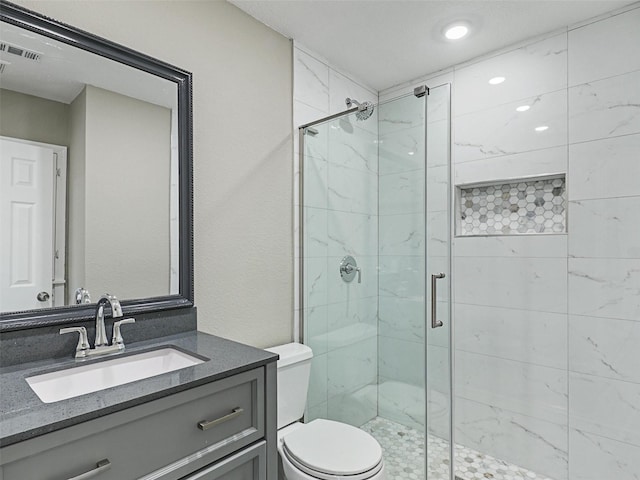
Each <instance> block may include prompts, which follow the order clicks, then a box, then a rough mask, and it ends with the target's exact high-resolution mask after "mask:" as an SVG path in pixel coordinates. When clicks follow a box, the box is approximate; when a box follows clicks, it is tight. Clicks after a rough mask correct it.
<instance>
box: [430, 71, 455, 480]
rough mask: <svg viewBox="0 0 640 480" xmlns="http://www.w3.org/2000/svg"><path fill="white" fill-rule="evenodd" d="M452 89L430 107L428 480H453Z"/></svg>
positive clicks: (435, 95) (444, 89)
mask: <svg viewBox="0 0 640 480" xmlns="http://www.w3.org/2000/svg"><path fill="white" fill-rule="evenodd" d="M449 105H450V87H449V85H448V84H447V85H443V86H440V87H437V88H432V89H431V90H430V92H429V96H428V97H427V105H426V131H427V138H426V150H427V151H426V169H425V179H426V201H425V211H426V214H425V215H426V253H425V256H426V259H425V260H426V262H425V263H426V269H427V271H426V281H427V282H428V285H427V293H426V300H427V301H426V306H427V308H426V319H427V333H426V343H425V351H426V355H425V357H426V358H425V359H426V385H425V387H426V418H427V430H426V437H427V448H426V451H427V455H426V461H427V478H428V479H429V480H449V479H450V478H451V479H452V480H453V477H454V476H453V473H452V472H451V470H452V468H451V465H453V449H452V448H451V437H452V411H453V407H452V395H451V391H452V383H453V382H452V355H451V352H452V349H451V346H452V344H451V330H452V328H451V327H452V326H451V280H450V278H451V275H450V273H451V237H452V233H451V232H452V230H451V203H452V200H451V188H450V186H451V181H450V174H451V173H450V172H451V166H450V155H449V146H450V134H449V130H450V122H449V114H450V108H449Z"/></svg>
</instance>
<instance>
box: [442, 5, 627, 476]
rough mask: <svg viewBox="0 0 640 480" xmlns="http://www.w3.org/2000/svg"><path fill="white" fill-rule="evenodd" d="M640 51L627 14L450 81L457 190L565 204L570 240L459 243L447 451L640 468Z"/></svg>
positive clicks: (588, 468)
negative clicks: (547, 186)
mask: <svg viewBox="0 0 640 480" xmlns="http://www.w3.org/2000/svg"><path fill="white" fill-rule="evenodd" d="M638 45H640V9H637V8H636V9H635V10H631V11H628V12H626V13H622V14H619V15H615V16H611V17H609V18H606V19H603V20H600V21H596V22H594V23H590V24H586V25H584V26H582V27H579V28H574V29H569V31H568V32H567V33H563V34H559V35H554V36H551V37H549V38H546V39H544V40H540V41H537V42H535V43H532V44H530V45H527V46H525V47H522V48H518V49H516V50H513V51H510V52H507V53H503V54H500V55H497V56H494V57H492V58H488V59H485V60H482V61H479V62H477V63H474V64H471V65H468V66H463V67H461V68H454V72H453V73H454V80H453V84H454V104H453V105H454V119H453V131H454V142H453V175H454V183H455V184H465V183H474V182H489V181H494V180H501V179H510V178H522V177H529V176H534V175H544V174H555V173H565V172H566V175H567V177H566V178H567V195H568V200H569V202H568V233H567V234H566V235H564V234H561V235H547V236H536V235H531V236H526V235H523V236H499V237H462V236H460V237H456V238H455V241H454V258H455V270H454V274H455V285H454V295H455V302H456V303H455V308H454V314H455V326H456V331H455V335H456V337H455V343H456V412H455V413H456V425H455V427H456V428H455V432H456V442H457V443H459V444H462V445H465V446H468V447H471V448H474V449H476V450H479V451H482V452H486V453H488V454H489V455H492V456H495V457H498V458H501V459H503V460H506V461H509V462H511V463H515V464H518V465H521V466H524V467H526V468H528V469H530V470H533V471H535V472H538V473H541V474H545V475H548V476H550V477H552V478H554V479H556V480H566V479H569V480H597V479H598V480H600V479H614V478H615V479H621V480H622V479H624V480H627V479H636V478H638V477H637V476H638V472H640V435H639V434H638V432H640V409H639V408H638V405H640V376H639V375H638V373H637V366H638V364H639V363H640V354H639V353H638V352H639V351H640V350H639V349H638V348H637V345H638V344H639V343H640V294H639V292H640V181H638V178H640V175H639V174H640V170H639V169H640V162H639V161H638V152H640V107H639V105H640V55H638ZM496 76H502V77H505V78H506V80H505V81H504V83H502V84H499V85H490V84H489V83H488V80H489V79H490V78H492V77H496ZM524 105H528V106H529V107H530V108H529V109H528V110H526V111H517V110H516V108H517V107H520V106H524ZM521 110H522V109H521ZM538 126H547V127H548V129H546V130H544V131H536V130H535V127H538Z"/></svg>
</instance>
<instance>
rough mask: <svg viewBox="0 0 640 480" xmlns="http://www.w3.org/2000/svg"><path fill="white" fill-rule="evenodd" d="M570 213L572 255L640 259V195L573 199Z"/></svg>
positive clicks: (570, 204)
mask: <svg viewBox="0 0 640 480" xmlns="http://www.w3.org/2000/svg"><path fill="white" fill-rule="evenodd" d="M639 180H640V179H639ZM569 215H570V218H571V234H570V235H569V256H570V257H600V258H640V196H638V197H625V198H610V199H600V200H581V201H575V202H569Z"/></svg>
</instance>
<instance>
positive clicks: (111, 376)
mask: <svg viewBox="0 0 640 480" xmlns="http://www.w3.org/2000/svg"><path fill="white" fill-rule="evenodd" d="M203 362H204V360H202V359H200V358H198V357H194V356H192V355H189V354H187V353H184V352H181V351H180V350H177V349H175V348H171V347H166V348H162V349H159V350H152V351H149V352H143V353H138V354H136V355H128V356H126V357H118V358H114V359H111V360H105V361H102V362H97V363H92V364H89V365H82V366H79V367H73V368H68V369H66V370H58V371H57V372H51V373H43V374H42V375H34V376H33V377H27V379H26V380H27V383H28V384H29V386H30V387H31V388H32V390H33V391H34V392H36V395H38V397H40V400H42V401H43V402H44V403H52V402H58V401H60V400H65V399H67V398H73V397H78V396H80V395H84V394H86V393H91V392H97V391H99V390H104V389H105V388H109V387H115V386H117V385H124V384H125V383H130V382H135V381H136V380H142V379H143V378H149V377H154V376H156V375H160V374H162V373H167V372H173V371H175V370H180V369H181V368H186V367H190V366H192V365H198V364H199V363H203Z"/></svg>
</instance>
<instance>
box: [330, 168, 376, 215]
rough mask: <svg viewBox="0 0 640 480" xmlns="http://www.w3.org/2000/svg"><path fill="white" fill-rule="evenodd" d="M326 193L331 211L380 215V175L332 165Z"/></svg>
mask: <svg viewBox="0 0 640 480" xmlns="http://www.w3.org/2000/svg"><path fill="white" fill-rule="evenodd" d="M325 192H326V195H327V203H328V207H329V209H330V210H340V211H342V212H352V213H366V214H371V215H377V213H378V175H376V174H375V173H371V172H364V171H360V170H353V169H351V168H348V167H345V166H343V165H336V164H334V163H330V164H329V174H328V183H327V186H325Z"/></svg>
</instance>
